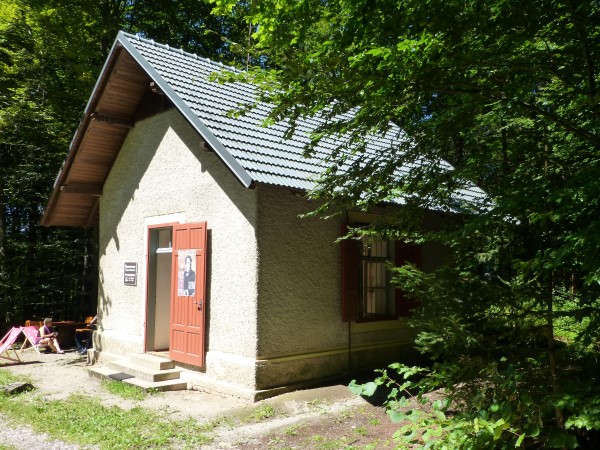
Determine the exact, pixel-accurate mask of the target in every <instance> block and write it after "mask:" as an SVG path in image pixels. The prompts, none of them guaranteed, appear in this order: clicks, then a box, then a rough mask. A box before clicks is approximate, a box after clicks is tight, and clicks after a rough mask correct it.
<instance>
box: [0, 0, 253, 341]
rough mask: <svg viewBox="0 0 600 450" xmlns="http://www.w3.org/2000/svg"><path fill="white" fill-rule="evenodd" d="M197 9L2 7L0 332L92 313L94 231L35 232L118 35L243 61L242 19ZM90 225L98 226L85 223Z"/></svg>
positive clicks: (20, 0) (138, 2)
mask: <svg viewBox="0 0 600 450" xmlns="http://www.w3.org/2000/svg"><path fill="white" fill-rule="evenodd" d="M209 10H210V6H209V5H208V4H207V3H206V2H203V1H198V0H186V1H178V2H172V1H166V0H165V1H162V0H161V1H158V2H157V1H154V0H152V1H148V0H99V1H94V2H88V1H83V0H67V1H58V0H3V1H2V4H1V5H0V318H1V319H2V320H1V321H0V323H1V324H0V333H2V334H3V332H4V328H5V327H8V326H11V325H15V324H23V323H24V321H25V320H27V319H41V318H43V317H47V316H52V317H54V319H55V320H61V319H65V320H66V319H70V320H72V319H77V318H79V319H82V318H83V317H85V316H87V315H93V314H94V313H95V310H96V297H97V273H96V272H97V270H96V261H95V258H96V251H97V250H96V249H95V240H96V238H95V236H94V231H93V230H92V229H89V230H82V229H56V228H45V227H42V226H40V224H39V222H40V218H41V216H42V213H43V209H44V206H45V205H46V202H47V200H48V196H49V195H50V192H51V190H52V187H53V183H54V181H55V179H56V174H57V173H58V171H59V170H60V167H61V163H62V161H63V160H64V157H65V155H66V152H67V151H68V147H69V142H70V140H71V137H72V134H73V131H74V130H75V129H76V127H77V125H78V123H79V120H80V116H81V113H82V111H83V109H84V107H85V105H86V102H87V99H88V98H89V95H90V93H91V91H92V89H93V87H94V83H95V81H96V79H97V76H98V74H99V72H100V69H101V68H102V65H103V63H104V60H105V58H106V56H107V55H108V52H109V51H110V48H111V46H112V44H113V41H114V39H115V37H116V35H117V32H118V31H119V30H120V29H123V30H125V31H129V32H133V33H139V34H141V35H144V36H147V37H150V38H152V39H156V40H160V41H161V42H164V43H168V44H170V45H172V46H177V47H180V48H183V49H185V50H187V51H191V52H196V53H198V54H200V55H201V56H204V57H210V58H213V59H217V60H222V61H225V62H228V63H232V62H239V63H241V62H246V61H247V59H248V58H247V49H246V44H245V43H246V41H247V35H248V28H247V27H246V25H245V24H244V23H242V22H243V20H242V18H241V16H240V12H241V10H240V12H236V13H232V14H229V15H228V16H227V17H214V16H211V15H210V11H209ZM91 225H95V224H91Z"/></svg>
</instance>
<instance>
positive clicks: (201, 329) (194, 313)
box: [169, 222, 206, 367]
mask: <svg viewBox="0 0 600 450" xmlns="http://www.w3.org/2000/svg"><path fill="white" fill-rule="evenodd" d="M172 267H173V271H172V283H171V327H170V335H171V339H170V348H169V357H170V358H171V359H172V360H174V361H179V362H182V363H185V364H191V365H194V366H200V367H203V366H204V341H205V312H206V222H199V223H188V224H180V225H175V226H173V266H172Z"/></svg>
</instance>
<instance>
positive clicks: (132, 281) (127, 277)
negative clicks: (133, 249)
mask: <svg viewBox="0 0 600 450" xmlns="http://www.w3.org/2000/svg"><path fill="white" fill-rule="evenodd" d="M124 281H125V285H126V286H137V263H134V262H126V263H125V274H124Z"/></svg>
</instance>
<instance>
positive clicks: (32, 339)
mask: <svg viewBox="0 0 600 450" xmlns="http://www.w3.org/2000/svg"><path fill="white" fill-rule="evenodd" d="M22 330H23V334H24V335H25V340H24V341H23V345H22V346H21V352H23V351H25V350H27V344H31V347H33V348H34V349H35V351H36V352H38V355H39V354H40V350H39V349H40V348H46V347H47V345H46V344H38V341H39V340H40V337H39V334H38V329H37V328H36V327H34V326H28V327H22Z"/></svg>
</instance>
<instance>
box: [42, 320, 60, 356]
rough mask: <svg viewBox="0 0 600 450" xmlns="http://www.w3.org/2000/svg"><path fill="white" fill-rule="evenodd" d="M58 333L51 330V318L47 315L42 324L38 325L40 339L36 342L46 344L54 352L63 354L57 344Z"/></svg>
mask: <svg viewBox="0 0 600 450" xmlns="http://www.w3.org/2000/svg"><path fill="white" fill-rule="evenodd" d="M57 336H58V333H57V332H56V331H52V319H51V318H50V317H47V318H45V319H44V325H43V326H41V327H40V340H39V341H37V344H42V345H47V346H48V347H50V349H51V350H52V351H53V352H54V353H60V354H63V353H64V352H63V351H62V350H61V348H60V345H58V339H56V337H57Z"/></svg>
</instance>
